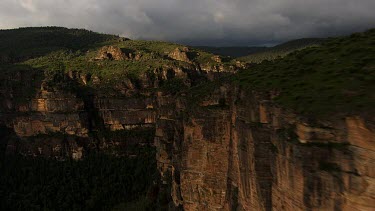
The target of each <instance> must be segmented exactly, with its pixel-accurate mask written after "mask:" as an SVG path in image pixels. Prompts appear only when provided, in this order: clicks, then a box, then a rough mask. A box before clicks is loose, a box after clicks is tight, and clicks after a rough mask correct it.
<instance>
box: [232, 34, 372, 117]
mask: <svg viewBox="0 0 375 211" xmlns="http://www.w3.org/2000/svg"><path fill="white" fill-rule="evenodd" d="M233 81H234V82H235V83H237V84H239V85H240V86H242V87H244V88H246V89H251V90H258V91H260V92H268V91H276V92H277V93H279V94H278V96H277V97H276V98H275V99H274V100H275V102H276V103H278V104H280V105H282V106H283V107H285V108H290V109H293V110H294V111H296V112H298V113H301V114H304V115H312V116H318V117H324V116H328V115H331V114H340V113H345V114H348V113H349V114H350V113H352V114H353V113H358V112H361V111H363V112H368V113H372V112H374V105H375V95H374V93H375V92H374V90H375V30H374V29H373V30H369V31H367V32H364V33H357V34H353V35H351V36H349V37H341V38H336V39H331V40H329V41H327V42H324V43H323V44H321V46H320V47H309V48H306V49H304V50H301V51H298V52H294V53H291V54H289V55H288V56H286V57H285V58H283V59H277V60H275V61H265V62H262V63H261V64H259V65H253V66H252V67H251V68H249V69H248V70H244V71H241V72H239V73H238V74H237V75H236V76H234V77H233Z"/></svg>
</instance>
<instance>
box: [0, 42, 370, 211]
mask: <svg viewBox="0 0 375 211" xmlns="http://www.w3.org/2000/svg"><path fill="white" fill-rule="evenodd" d="M99 52H100V53H99V56H96V58H95V59H97V60H105V61H106V60H111V59H114V60H137V61H138V60H141V59H142V58H143V57H144V56H142V55H141V54H139V53H133V54H127V55H123V54H122V51H121V49H120V48H116V47H113V46H105V47H103V48H102V49H101V50H100V51H99ZM190 53H191V51H190V50H189V49H188V48H176V49H174V50H173V51H171V52H170V53H169V54H167V55H168V59H171V60H176V61H179V62H184V65H182V66H178V65H176V66H168V67H165V66H164V68H155V69H152V71H151V72H150V71H149V72H146V73H142V74H141V75H140V77H139V78H137V79H134V78H132V77H123V78H121V84H118V86H116V90H117V92H118V93H115V94H113V93H111V94H108V93H106V92H102V91H100V90H99V91H98V90H92V89H91V88H88V85H87V84H90V83H91V84H102V83H104V82H103V79H100V77H97V76H95V75H90V74H86V73H80V72H75V71H71V70H70V71H67V72H65V73H64V74H63V76H62V78H63V79H62V80H63V81H65V82H64V83H68V84H70V85H69V86H72V84H73V85H74V86H75V89H72V90H67V89H62V88H61V87H58V86H57V85H56V84H53V85H51V84H50V83H47V82H46V80H45V79H44V77H45V75H43V73H42V72H40V71H30V70H27V69H26V70H24V69H22V68H21V70H19V71H16V72H14V71H13V72H11V73H10V74H5V75H3V76H2V77H3V78H2V83H1V84H0V92H1V93H0V96H1V105H0V128H1V131H0V133H1V137H2V138H1V145H2V146H1V149H2V154H5V155H10V154H22V155H24V156H29V157H38V156H41V157H46V158H48V159H57V160H66V159H68V158H71V159H74V160H80V159H84V158H85V157H86V156H87V155H89V154H90V153H93V152H96V151H105V152H109V153H110V154H112V155H115V156H121V155H124V154H125V155H127V156H129V157H131V156H135V155H134V154H133V152H132V151H131V150H128V149H129V148H134V147H136V148H137V147H138V148H142V147H144V146H151V147H152V148H154V149H155V150H156V157H155V159H156V165H157V171H158V175H159V176H158V178H157V182H156V183H157V186H158V195H159V196H161V195H163V196H165V197H166V200H165V201H166V202H164V204H165V206H164V208H163V209H168V210H290V211H292V210H293V211H294V210H348V211H349V210H350V211H353V210H361V211H363V210H369V211H370V210H374V209H375V199H374V197H375V196H374V193H375V170H374V169H375V124H374V122H375V121H374V117H373V116H372V115H371V113H370V115H368V114H366V113H356V112H353V114H348V113H337V114H334V115H330V116H329V117H318V116H308V115H303V114H301V113H298V112H296V111H295V110H293V109H290V108H286V107H283V106H281V105H280V104H278V103H276V102H275V99H276V98H277V97H278V96H279V93H278V92H277V91H275V90H270V91H258V90H256V89H249V88H247V87H245V86H242V85H240V84H238V83H236V82H235V81H233V80H229V79H228V76H231V75H233V74H236V72H238V71H242V70H243V69H247V68H250V70H251V67H248V66H247V65H246V64H242V63H241V62H237V63H236V65H233V66H225V65H224V64H220V63H221V62H222V59H221V57H219V56H213V57H212V58H211V60H213V61H214V62H216V63H217V65H216V66H215V65H214V66H212V65H206V64H198V63H196V62H194V61H192V60H191V59H190V58H191V56H190V55H189V54H190ZM189 57H190V58H189ZM67 81H68V82H67ZM169 82H177V83H179V85H181V84H183V85H184V86H186V87H185V88H186V89H181V90H177V88H176V87H174V86H171V87H169V88H168V86H167V89H165V88H164V89H163V87H165V85H166V84H168V83H169ZM202 84H203V85H202ZM205 84H208V85H205ZM174 89H176V90H174ZM30 92H31V93H30ZM332 106H334V105H332ZM159 202H160V200H159ZM163 209H162V210H163Z"/></svg>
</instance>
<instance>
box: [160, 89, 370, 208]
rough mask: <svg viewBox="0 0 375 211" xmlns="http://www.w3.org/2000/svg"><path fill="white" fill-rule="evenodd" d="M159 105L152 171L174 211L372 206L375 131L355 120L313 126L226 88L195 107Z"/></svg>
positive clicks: (266, 102) (254, 97) (181, 101)
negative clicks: (176, 210)
mask: <svg viewBox="0 0 375 211" xmlns="http://www.w3.org/2000/svg"><path fill="white" fill-rule="evenodd" d="M158 103H159V106H160V112H161V115H160V118H159V119H158V120H157V122H156V138H155V145H156V148H157V150H158V153H157V160H158V169H159V171H160V172H161V175H162V178H163V180H164V189H165V190H166V191H169V193H170V195H171V198H172V200H173V204H174V206H175V207H179V208H183V209H184V210H372V209H374V208H375V204H374V198H373V197H374V196H373V194H372V193H373V192H374V184H375V183H374V182H375V180H374V176H375V175H374V172H372V169H374V162H373V160H374V158H375V154H374V146H375V142H374V140H375V133H374V129H375V128H374V125H371V124H369V123H366V122H365V120H364V119H362V118H360V117H346V118H343V119H337V120H334V121H324V122H323V121H322V122H317V121H315V122H312V121H311V120H307V119H305V118H302V117H299V116H297V115H295V114H293V113H291V112H288V111H285V110H283V109H281V108H278V107H276V106H274V105H272V104H271V103H270V101H269V99H265V98H264V97H261V96H259V95H257V94H256V93H249V92H248V91H244V90H241V89H238V88H236V87H234V86H230V85H224V86H222V87H220V89H217V90H216V91H214V93H213V94H211V95H210V96H208V97H207V98H206V99H205V100H204V101H203V103H201V105H199V106H195V107H193V108H191V107H190V108H189V106H191V105H192V104H190V103H189V101H186V99H184V98H183V99H179V100H178V101H177V102H173V101H172V102H171V100H170V101H168V100H166V99H162V100H159V102H158ZM166 108H174V109H173V110H174V112H173V113H171V112H167V111H170V109H166Z"/></svg>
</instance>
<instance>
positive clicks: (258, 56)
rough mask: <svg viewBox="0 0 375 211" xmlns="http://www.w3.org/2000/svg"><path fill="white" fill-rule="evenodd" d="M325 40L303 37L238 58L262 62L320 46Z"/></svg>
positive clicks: (245, 60) (249, 61) (250, 61)
mask: <svg viewBox="0 0 375 211" xmlns="http://www.w3.org/2000/svg"><path fill="white" fill-rule="evenodd" d="M325 40H326V39H321V38H303V39H297V40H292V41H289V42H286V43H282V44H280V45H276V46H275V47H271V48H265V49H263V50H260V51H258V52H255V53H253V54H250V55H248V56H243V57H240V58H238V59H239V60H241V61H244V62H248V63H260V62H262V61H264V60H274V59H277V58H281V57H284V56H286V55H288V54H289V53H292V52H293V51H296V50H301V49H304V48H307V47H312V46H318V45H319V44H321V43H322V42H324V41H325Z"/></svg>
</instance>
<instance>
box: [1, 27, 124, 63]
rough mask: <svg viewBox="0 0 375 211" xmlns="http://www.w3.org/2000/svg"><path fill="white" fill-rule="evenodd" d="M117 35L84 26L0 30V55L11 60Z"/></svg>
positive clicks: (81, 47)
mask: <svg viewBox="0 0 375 211" xmlns="http://www.w3.org/2000/svg"><path fill="white" fill-rule="evenodd" d="M118 38H119V37H118V36H114V35H107V34H99V33H95V32H92V31H88V30H84V29H67V28H63V27H32V28H19V29H10V30H0V55H3V56H4V57H7V60H9V61H13V62H14V61H20V60H25V59H29V58H35V57H38V56H43V55H45V54H48V53H51V52H53V51H57V50H63V49H65V50H73V51H76V50H85V49H88V48H89V47H90V46H92V45H94V44H96V43H102V42H106V41H110V40H117V39H118Z"/></svg>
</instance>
